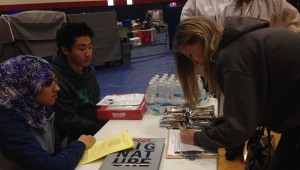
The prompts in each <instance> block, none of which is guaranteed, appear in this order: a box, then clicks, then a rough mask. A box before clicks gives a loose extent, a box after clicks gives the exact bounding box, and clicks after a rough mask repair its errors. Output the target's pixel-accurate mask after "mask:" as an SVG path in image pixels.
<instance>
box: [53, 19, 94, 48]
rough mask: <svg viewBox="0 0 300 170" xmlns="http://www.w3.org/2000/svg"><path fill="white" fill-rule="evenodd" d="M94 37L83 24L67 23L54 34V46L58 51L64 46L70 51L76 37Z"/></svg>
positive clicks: (91, 31)
mask: <svg viewBox="0 0 300 170" xmlns="http://www.w3.org/2000/svg"><path fill="white" fill-rule="evenodd" d="M81 36H89V37H90V38H92V37H93V36H94V32H93V30H92V29H91V28H90V27H89V26H88V25H87V24H86V23H84V22H81V23H75V22H67V23H64V24H62V26H61V28H59V29H58V30H57V32H56V45H57V48H58V49H59V50H61V47H62V46H64V47H66V48H67V49H68V50H70V51H71V49H72V46H73V44H74V43H75V40H76V38H77V37H81Z"/></svg>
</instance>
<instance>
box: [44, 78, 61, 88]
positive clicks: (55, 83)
mask: <svg viewBox="0 0 300 170" xmlns="http://www.w3.org/2000/svg"><path fill="white" fill-rule="evenodd" d="M54 85H58V80H57V79H53V80H49V81H46V82H45V83H44V84H42V86H43V87H50V86H51V87H53V86H54Z"/></svg>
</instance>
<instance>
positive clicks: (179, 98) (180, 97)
mask: <svg viewBox="0 0 300 170" xmlns="http://www.w3.org/2000/svg"><path fill="white" fill-rule="evenodd" d="M173 88H174V89H173V103H174V104H175V105H179V106H181V105H184V104H185V98H184V94H183V91H182V88H181V85H180V83H179V81H178V80H176V81H175V84H174V86H173Z"/></svg>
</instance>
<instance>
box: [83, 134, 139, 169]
mask: <svg viewBox="0 0 300 170" xmlns="http://www.w3.org/2000/svg"><path fill="white" fill-rule="evenodd" d="M129 148H134V143H133V140H132V137H131V135H130V133H129V132H128V130H126V131H125V132H123V133H120V134H118V135H116V136H114V137H112V138H109V139H106V140H103V141H98V142H96V143H95V144H94V145H93V146H92V147H90V148H89V149H87V150H86V151H85V152H84V154H83V156H82V158H81V160H80V162H79V164H87V163H89V162H92V161H94V160H97V159H99V158H101V157H103V156H106V155H108V154H110V153H113V152H117V151H121V150H125V149H129Z"/></svg>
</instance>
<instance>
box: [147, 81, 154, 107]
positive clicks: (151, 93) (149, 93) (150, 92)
mask: <svg viewBox="0 0 300 170" xmlns="http://www.w3.org/2000/svg"><path fill="white" fill-rule="evenodd" d="M155 97H156V89H155V83H154V82H153V81H150V82H149V85H148V87H147V90H146V96H145V98H146V101H147V103H148V104H153V103H155Z"/></svg>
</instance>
